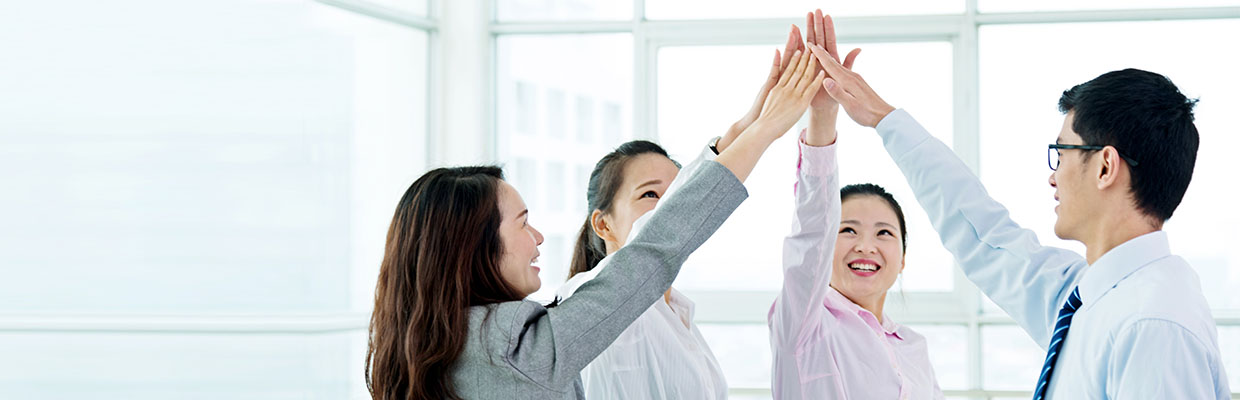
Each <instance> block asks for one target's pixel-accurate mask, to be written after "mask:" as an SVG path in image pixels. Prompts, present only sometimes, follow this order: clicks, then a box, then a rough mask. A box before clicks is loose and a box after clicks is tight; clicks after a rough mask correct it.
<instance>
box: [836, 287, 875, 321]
mask: <svg viewBox="0 0 1240 400" xmlns="http://www.w3.org/2000/svg"><path fill="white" fill-rule="evenodd" d="M836 291H839V289H836ZM840 295H842V296H844V298H846V299H848V300H851V301H852V302H853V304H856V305H857V306H860V307H861V308H863V309H865V310H866V311H869V312H870V314H874V318H877V319H878V323H880V324H881V323H882V322H883V304H886V303H887V291H883V293H882V294H880V295H878V296H874V297H871V298H868V299H854V298H852V297H848V295H846V294H844V292H840Z"/></svg>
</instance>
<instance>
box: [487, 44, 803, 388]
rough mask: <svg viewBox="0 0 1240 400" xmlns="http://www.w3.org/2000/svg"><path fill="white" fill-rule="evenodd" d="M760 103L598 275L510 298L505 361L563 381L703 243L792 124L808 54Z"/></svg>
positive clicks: (539, 378)
mask: <svg viewBox="0 0 1240 400" xmlns="http://www.w3.org/2000/svg"><path fill="white" fill-rule="evenodd" d="M793 60H794V62H795V63H796V67H795V68H791V67H790V68H787V69H785V71H784V72H783V74H781V76H780V79H779V81H778V82H777V83H776V84H775V85H774V87H773V88H772V89H771V93H770V95H769V97H768V99H767V101H766V104H765V106H764V108H763V111H762V115H760V116H759V117H758V119H757V120H756V121H754V123H753V124H751V125H750V126H749V127H748V128H746V129H745V130H744V131H743V132H742V133H741V134H740V136H739V137H737V139H736V141H735V142H733V143H732V144H731V145H730V146H728V148H727V149H726V150H724V151H722V152H721V153H720V154H719V157H717V158H716V161H706V162H704V163H702V165H701V167H699V168H698V169H697V170H696V171H693V172H691V173H692V176H690V177H689V178H688V179H687V180H686V181H685V184H684V185H683V186H681V187H680V188H679V189H678V190H676V191H675V192H674V193H671V194H670V195H669V196H667V197H664V198H663V200H662V201H660V202H659V204H658V205H657V206H656V207H655V210H654V211H653V212H652V214H651V217H650V220H649V221H647V222H646V223H645V226H643V227H642V228H641V230H640V232H638V233H637V234H636V236H635V237H634V239H633V241H631V242H630V243H627V244H626V245H625V246H624V247H622V248H621V249H620V250H619V251H617V252H616V253H614V254H612V255H611V260H610V263H609V264H608V266H607V268H605V269H603V270H602V272H600V273H599V275H598V276H597V277H595V278H594V279H592V280H590V281H589V282H586V283H585V284H583V285H582V286H581V287H580V288H578V289H577V291H576V292H575V293H574V294H573V296H572V297H570V298H568V299H567V300H564V302H563V303H561V304H560V305H559V306H557V307H553V308H550V309H546V310H545V311H544V310H542V309H541V307H539V306H537V305H534V304H533V303H530V302H521V303H505V304H513V305H512V306H510V307H516V309H509V310H504V312H503V313H502V314H505V315H501V316H500V318H501V319H502V320H500V321H497V322H498V323H500V324H501V328H502V329H503V330H504V331H506V332H507V333H508V336H509V338H510V339H509V346H508V348H507V351H506V354H505V356H506V358H507V359H508V360H507V361H508V362H509V363H511V364H512V365H513V366H514V367H515V368H516V369H517V370H520V371H522V373H524V374H525V375H526V376H527V377H529V378H530V379H532V380H534V381H536V382H541V383H544V384H547V385H548V386H549V387H554V388H561V387H566V386H567V385H568V384H570V383H571V382H572V381H573V380H574V379H576V377H577V374H578V373H579V372H580V371H581V370H582V369H583V368H585V366H586V365H587V364H588V363H589V362H590V361H591V360H593V359H594V358H595V357H597V356H598V355H599V354H600V353H602V352H603V350H605V349H607V347H608V346H609V345H610V344H611V342H612V341H614V340H615V339H616V337H618V336H619V335H620V333H621V332H623V331H624V329H625V328H626V327H628V326H629V324H631V323H632V322H633V321H634V320H636V319H637V317H639V316H640V315H641V314H642V312H644V311H645V310H646V308H648V307H650V305H651V304H654V302H655V301H656V300H658V299H659V296H660V295H662V293H663V292H665V291H667V288H669V287H671V284H672V281H673V280H675V278H676V275H677V273H679V272H680V267H681V265H682V264H683V263H684V261H685V259H686V258H687V257H688V256H689V254H691V253H692V252H693V251H694V250H696V249H697V248H698V246H700V245H701V244H702V242H704V241H706V239H707V238H709V237H710V236H711V235H712V234H713V233H714V232H715V230H716V229H718V228H719V225H720V224H722V223H723V221H724V220H726V219H727V217H728V216H729V215H730V214H731V213H732V211H734V210H735V209H736V207H737V206H739V205H740V202H741V201H742V200H743V199H744V198H745V197H746V195H747V194H746V192H745V189H744V186H742V182H743V181H744V180H745V178H746V177H747V176H748V175H749V172H750V171H752V169H753V167H754V164H756V163H757V162H758V159H759V157H760V156H761V155H762V153H763V152H764V151H765V150H766V148H767V147H769V146H770V144H771V142H773V141H774V140H775V139H778V138H779V137H780V136H782V135H783V134H784V133H785V132H787V131H788V129H789V128H791V127H792V125H793V124H794V123H796V120H797V118H799V117H800V116H801V115H802V114H804V112H805V108H806V107H807V106H808V105H809V100H810V97H812V95H813V90H812V89H816V86H817V85H820V84H821V82H822V79H823V77H824V76H823V75H822V74H819V75H818V76H814V75H813V68H811V67H812V66H811V63H812V62H813V57H812V56H810V55H809V54H808V53H803V54H802V53H799V52H798V54H796V55H795V56H794V57H793Z"/></svg>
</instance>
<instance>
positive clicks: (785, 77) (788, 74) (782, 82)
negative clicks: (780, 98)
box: [776, 50, 804, 86]
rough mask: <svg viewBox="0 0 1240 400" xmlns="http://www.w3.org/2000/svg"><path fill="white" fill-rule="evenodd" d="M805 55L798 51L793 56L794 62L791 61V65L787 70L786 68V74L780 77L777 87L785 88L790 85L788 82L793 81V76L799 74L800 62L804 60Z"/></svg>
mask: <svg viewBox="0 0 1240 400" xmlns="http://www.w3.org/2000/svg"><path fill="white" fill-rule="evenodd" d="M803 55H804V53H803V52H802V51H800V50H797V51H796V53H793V54H792V60H790V61H789V63H790V64H789V65H788V67H787V68H784V72H783V74H781V75H780V76H779V82H778V83H776V85H778V86H785V85H787V84H788V81H790V80H792V78H793V76H794V75H796V73H797V72H796V67H798V66H800V65H801V62H800V60H801V58H803V57H802V56H803Z"/></svg>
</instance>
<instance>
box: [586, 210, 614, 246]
mask: <svg viewBox="0 0 1240 400" xmlns="http://www.w3.org/2000/svg"><path fill="white" fill-rule="evenodd" d="M590 227H591V228H594V234H595V235H598V237H600V238H603V241H604V242H615V241H616V234H615V232H612V230H611V224H609V223H608V222H607V218H605V216H604V215H603V212H602V211H599V210H594V212H592V213H590Z"/></svg>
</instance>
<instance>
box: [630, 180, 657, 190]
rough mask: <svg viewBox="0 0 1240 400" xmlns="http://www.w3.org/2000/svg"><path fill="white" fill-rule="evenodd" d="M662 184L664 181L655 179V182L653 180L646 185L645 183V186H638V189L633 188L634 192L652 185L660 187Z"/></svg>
mask: <svg viewBox="0 0 1240 400" xmlns="http://www.w3.org/2000/svg"><path fill="white" fill-rule="evenodd" d="M660 183H663V180H662V179H654V180H651V181H649V182H646V183H643V184H640V185H637V187H635V188H633V190H634V191H637V190H641V188H644V187H646V186H650V185H658V184H660Z"/></svg>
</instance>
